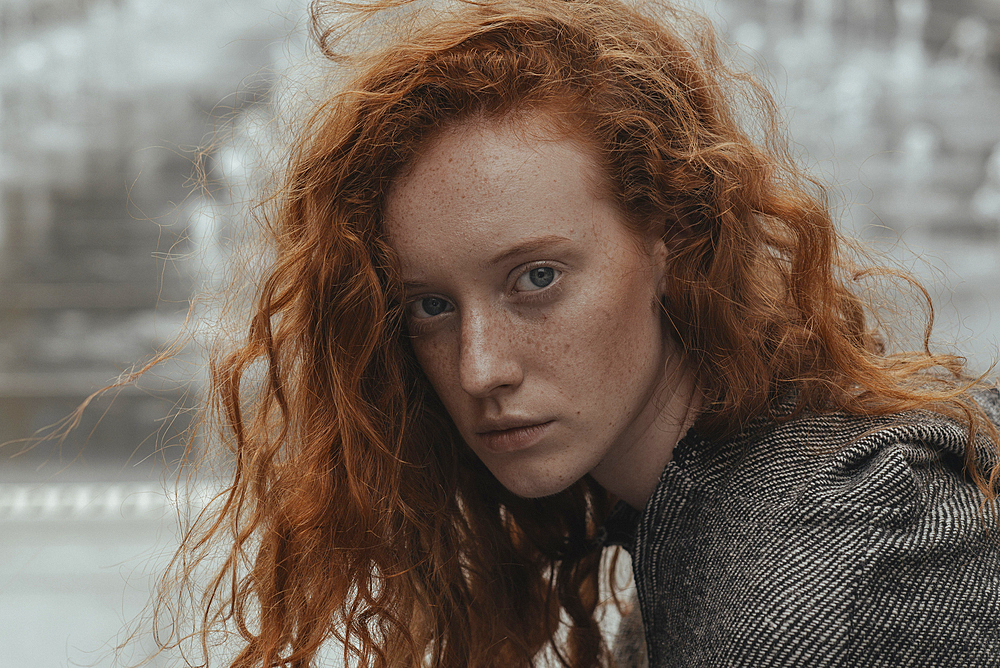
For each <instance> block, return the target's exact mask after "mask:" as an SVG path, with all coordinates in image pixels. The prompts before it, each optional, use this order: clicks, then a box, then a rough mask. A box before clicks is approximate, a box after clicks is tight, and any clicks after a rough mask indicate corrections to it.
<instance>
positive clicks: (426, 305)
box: [410, 297, 452, 318]
mask: <svg viewBox="0 0 1000 668" xmlns="http://www.w3.org/2000/svg"><path fill="white" fill-rule="evenodd" d="M451 310H452V306H451V304H449V303H448V302H447V301H446V300H444V299H441V298H440V297H422V298H420V299H417V300H414V301H412V302H410V315H412V316H413V317H414V318H433V317H434V316H436V315H441V314H442V313H444V312H446V311H451Z"/></svg>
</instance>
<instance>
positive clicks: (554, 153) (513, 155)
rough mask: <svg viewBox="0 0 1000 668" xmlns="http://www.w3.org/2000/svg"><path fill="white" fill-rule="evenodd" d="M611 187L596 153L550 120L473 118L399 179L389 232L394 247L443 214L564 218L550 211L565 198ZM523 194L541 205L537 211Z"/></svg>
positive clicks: (432, 144)
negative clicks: (527, 208)
mask: <svg viewBox="0 0 1000 668" xmlns="http://www.w3.org/2000/svg"><path fill="white" fill-rule="evenodd" d="M607 190H608V189H607V188H606V187H605V177H604V175H603V171H602V169H601V168H600V166H599V161H598V160H597V158H596V151H595V150H594V149H593V148H592V147H591V146H590V145H589V144H588V143H587V142H585V141H583V140H582V139H578V138H576V137H566V136H564V135H563V134H562V133H557V132H556V131H555V130H554V129H553V127H552V125H551V123H549V122H548V120H547V119H546V118H545V117H542V116H536V117H533V118H530V119H526V120H516V121H512V120H499V121H498V120H493V119H474V120H469V121H465V122H462V123H458V124H455V125H452V126H449V127H447V128H445V129H444V130H442V131H441V132H440V133H438V134H437V135H435V136H434V137H433V138H431V139H430V140H429V141H428V142H427V143H426V144H425V145H424V146H423V147H422V150H421V151H420V152H419V154H418V156H417V158H416V159H415V160H413V161H412V162H411V163H410V164H408V165H407V166H406V167H405V168H404V169H403V170H402V171H401V173H400V174H399V175H398V176H397V177H396V179H395V180H394V181H393V183H392V185H391V187H390V189H389V192H388V196H387V198H386V204H385V218H386V227H387V230H386V231H387V233H388V236H389V240H390V243H393V245H395V243H394V242H398V241H402V238H403V237H407V236H412V235H414V234H416V235H419V234H421V233H423V232H426V231H427V230H426V229H425V228H426V227H427V223H429V222H430V220H428V219H434V218H438V217H441V216H446V217H455V216H458V217H460V218H464V219H465V221H466V222H467V223H469V224H470V225H471V224H473V223H476V222H482V223H487V222H489V223H492V224H493V225H495V226H498V227H499V226H502V225H503V223H504V222H505V221H510V220H512V219H517V218H524V217H529V218H530V217H534V218H536V219H537V220H539V222H541V221H543V220H551V219H552V218H553V217H555V218H559V217H561V216H559V215H558V214H559V212H558V211H554V210H553V209H554V208H556V207H565V205H566V204H567V201H566V200H567V197H568V196H574V195H575V196H576V197H577V198H580V199H589V198H603V197H604V193H605V192H607ZM526 199H530V200H531V201H532V203H533V206H536V207H540V208H539V209H538V210H535V211H534V212H533V213H534V216H532V212H528V211H526V210H525V205H526ZM456 232H461V230H460V229H459V230H456Z"/></svg>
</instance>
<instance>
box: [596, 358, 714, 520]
mask: <svg viewBox="0 0 1000 668" xmlns="http://www.w3.org/2000/svg"><path fill="white" fill-rule="evenodd" d="M702 399H703V397H702V394H701V392H700V390H699V389H698V385H697V383H696V381H695V378H694V374H692V373H690V371H689V370H688V369H687V367H686V366H685V365H683V364H681V363H680V362H677V363H675V364H674V365H673V366H672V368H668V369H667V373H665V374H664V379H663V382H662V383H661V384H660V386H659V388H658V390H657V392H656V393H655V394H654V396H653V397H651V400H650V402H649V404H648V406H647V409H648V413H649V415H647V416H645V418H644V419H640V420H638V421H637V422H638V427H639V428H638V429H637V431H636V432H634V433H631V434H629V440H630V442H628V443H623V444H622V447H621V448H616V449H614V451H613V452H611V453H609V456H608V457H606V458H605V459H604V460H602V461H601V462H600V463H599V464H598V465H597V466H596V467H595V468H594V469H593V470H592V471H591V475H592V476H593V478H594V479H595V480H596V481H597V483H598V484H599V485H601V486H602V487H604V489H606V490H607V491H608V492H610V493H612V494H614V495H615V496H617V497H618V498H620V499H622V500H623V501H625V502H626V503H628V504H629V505H630V506H632V507H633V508H635V509H636V510H642V509H643V508H645V506H646V502H647V501H648V500H649V497H650V496H651V495H652V493H653V490H655V489H656V484H657V482H659V479H660V474H661V473H662V472H663V468H664V467H665V466H666V465H667V464H668V463H670V460H671V459H673V453H674V447H675V446H676V445H677V443H678V442H679V441H680V440H681V439H682V438H683V437H684V435H685V434H686V433H687V432H688V430H689V429H690V428H691V426H692V425H693V424H694V421H695V419H696V418H697V417H698V414H699V412H700V411H701V407H702ZM640 417H643V416H640Z"/></svg>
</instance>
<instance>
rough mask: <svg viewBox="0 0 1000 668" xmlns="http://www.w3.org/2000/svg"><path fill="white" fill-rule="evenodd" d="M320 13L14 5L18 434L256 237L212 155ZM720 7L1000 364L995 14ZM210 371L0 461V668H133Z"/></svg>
mask: <svg viewBox="0 0 1000 668" xmlns="http://www.w3.org/2000/svg"><path fill="white" fill-rule="evenodd" d="M303 4H304V0H169V1H167V0H0V442H5V441H16V440H17V439H24V438H28V437H30V436H31V435H32V434H33V433H35V432H36V431H37V430H39V429H44V428H45V427H46V426H48V425H51V424H53V423H55V422H56V421H57V420H59V419H60V418H62V417H64V416H65V415H67V414H68V413H69V412H70V411H71V410H72V409H73V408H74V407H76V406H77V405H78V404H79V403H80V402H81V401H82V400H83V399H84V398H86V397H87V396H88V395H89V394H90V393H91V392H92V391H94V390H95V389H97V388H99V387H102V386H104V385H106V384H107V383H108V382H109V381H111V380H112V379H114V378H115V377H116V376H117V375H118V374H119V373H120V372H122V371H123V370H126V369H128V368H129V367H130V366H131V365H132V364H133V363H135V362H136V361H137V360H141V359H143V358H144V357H148V356H149V355H150V354H151V353H152V352H153V351H154V350H155V349H156V348H157V347H159V346H161V345H163V344H164V343H166V342H168V341H169V340H170V338H171V336H172V335H173V334H174V333H175V332H176V331H177V329H178V327H179V325H180V323H181V322H182V320H183V316H184V313H185V311H186V308H187V301H186V300H187V298H188V296H189V294H190V292H191V290H192V288H193V286H196V285H198V284H199V283H200V282H201V281H202V280H203V278H202V275H203V271H204V269H205V267H206V266H208V267H210V266H211V264H212V260H213V258H214V257H217V256H218V255H220V254H221V253H222V246H223V245H224V244H223V233H222V230H224V229H227V228H229V227H231V226H238V225H239V224H240V221H239V220H238V219H234V215H233V211H234V210H235V208H234V207H233V206H231V201H230V199H231V198H230V195H229V194H228V193H227V192H226V191H225V190H220V191H218V192H217V193H216V196H215V197H214V198H211V197H205V196H203V195H202V194H199V193H196V192H195V193H192V190H191V185H190V182H189V179H190V177H191V175H192V170H193V165H194V164H195V162H196V161H197V160H198V158H197V153H196V151H195V149H196V148H197V147H199V146H208V145H212V148H211V150H210V151H209V152H208V156H207V162H206V163H205V164H209V165H214V169H216V170H217V171H220V172H221V173H224V174H229V175H232V176H234V177H238V176H239V173H240V172H241V170H244V169H245V168H246V162H247V157H246V156H245V155H244V154H243V153H241V151H242V149H241V148H240V147H238V146H236V145H235V144H234V143H232V142H229V141H228V140H227V139H226V138H225V137H222V138H218V137H217V135H216V134H215V133H216V129H217V128H218V127H221V125H222V124H221V119H225V118H228V119H232V121H233V128H234V130H233V131H234V132H235V133H236V134H237V135H239V134H241V133H242V134H245V133H250V132H253V130H254V128H255V127H256V126H257V124H259V123H261V122H262V120H263V121H266V117H267V107H266V100H267V90H268V85H269V82H270V81H271V80H272V76H273V75H272V73H273V72H274V71H276V70H278V71H280V70H282V69H283V68H285V67H287V66H288V64H289V62H294V61H295V59H296V56H297V55H298V54H301V53H302V48H303V47H302V44H303V41H304V37H303V25H304V21H305V10H304V6H303ZM702 6H703V7H704V8H705V9H706V11H707V12H708V13H709V14H710V15H711V16H712V18H713V19H715V20H716V22H717V24H718V26H719V27H720V29H722V30H723V31H724V33H725V34H726V35H727V36H728V38H729V39H730V40H731V41H734V42H737V43H739V44H740V45H742V56H741V58H744V59H745V60H746V62H747V63H750V64H752V63H753V62H757V63H758V65H759V66H760V67H761V68H763V69H765V70H767V71H768V72H769V76H770V77H771V81H772V86H773V88H774V90H775V91H776V92H777V94H778V96H779V98H780V102H781V104H782V107H783V108H784V109H785V111H786V112H787V115H788V117H789V124H790V128H791V134H792V136H793V138H794V139H795V141H796V142H797V144H798V147H799V148H800V149H801V152H802V155H803V159H804V161H805V162H806V164H807V165H810V166H811V168H812V170H813V172H814V173H815V174H816V175H817V176H819V177H821V178H823V179H825V180H826V181H827V182H829V183H830V184H832V186H833V202H834V204H835V206H836V207H837V210H838V212H839V214H840V216H841V218H842V221H843V225H844V229H845V230H846V231H847V232H849V233H850V234H852V235H853V236H856V237H859V238H861V239H864V240H866V241H868V242H869V243H871V244H872V245H873V246H875V247H876V248H877V249H880V250H881V251H883V252H885V253H887V254H889V255H891V256H892V257H894V258H896V259H897V260H898V261H899V262H901V263H902V264H903V265H904V266H907V267H909V268H910V269H912V270H913V271H914V272H915V273H916V274H917V275H918V276H919V277H920V278H921V279H922V280H923V281H924V282H925V284H926V286H927V287H928V288H929V289H930V291H931V292H932V294H933V295H934V297H935V299H936V300H937V306H938V322H939V329H938V337H939V339H941V340H942V341H944V342H946V343H947V344H949V346H951V347H952V348H954V349H957V350H960V351H962V352H963V353H965V354H967V355H968V357H969V358H970V360H971V361H972V363H973V365H974V366H975V367H977V368H980V369H983V370H985V368H986V367H987V366H989V364H990V363H991V362H992V360H993V358H994V357H995V355H996V352H997V342H998V338H1000V336H998V334H1000V0H719V1H718V2H711V1H710V0H704V2H702ZM190 374H191V369H190V368H188V367H184V366H183V365H176V366H173V367H169V368H167V369H165V370H164V371H163V372H162V373H160V374H159V375H158V376H157V378H156V379H154V382H152V384H149V383H147V385H146V386H143V387H141V388H138V389H130V390H126V391H123V392H121V393H120V394H119V395H118V396H117V398H116V400H115V401H114V402H109V401H106V400H101V401H98V402H96V403H95V404H94V405H93V406H92V407H91V409H90V410H89V411H88V412H87V413H86V414H85V415H84V418H83V422H82V426H81V427H80V428H79V429H77V430H76V431H75V432H73V433H72V434H71V435H70V436H69V437H68V438H67V439H65V441H63V442H61V443H48V444H42V445H40V446H38V447H35V448H34V449H32V450H30V451H26V452H21V450H22V449H23V448H22V447H21V445H19V444H18V443H14V444H8V445H7V446H5V447H4V448H2V449H0V666H11V667H13V666H18V667H22V666H67V665H101V666H105V665H116V664H115V660H114V657H113V655H111V654H109V653H108V652H109V649H110V648H111V647H112V646H113V645H115V644H116V643H117V642H118V641H119V640H120V639H121V638H120V633H121V632H122V629H123V625H124V623H125V622H126V621H128V620H130V619H131V618H132V617H133V616H134V615H136V614H137V613H138V612H139V611H140V610H141V608H142V605H143V604H144V603H145V601H146V598H147V596H148V594H149V579H148V577H147V574H148V572H149V571H150V570H155V568H156V564H158V563H161V562H162V558H163V555H164V554H166V553H167V552H168V551H169V546H170V545H171V543H172V542H173V541H174V528H173V527H174V522H173V517H174V506H173V505H172V504H171V502H170V501H169V499H168V497H167V495H165V494H164V493H163V484H162V482H161V478H162V475H163V472H164V471H165V470H166V468H169V462H170V461H171V460H172V459H174V458H175V457H176V451H177V447H176V443H177V442H178V439H179V438H180V436H179V435H180V434H181V432H182V431H183V429H184V428H185V426H186V423H185V420H184V419H183V418H182V419H179V420H174V421H170V420H168V419H166V418H167V417H168V416H169V415H170V414H171V410H172V409H173V408H174V407H175V406H176V405H181V406H184V405H190V404H191V403H192V402H193V401H194V400H195V398H193V397H190V396H187V395H186V392H187V391H188V388H187V387H186V386H185V385H184V384H183V382H178V381H183V380H184V379H185V378H188V377H190ZM175 376H176V377H175ZM98 418H101V419H99V420H98ZM15 453H20V454H18V455H17V456H14V457H10V456H9V455H13V454H15ZM164 462H166V464H165V463H164ZM123 659H124V660H127V659H128V657H127V656H126V657H123ZM165 663H166V662H165V661H164V662H154V665H165Z"/></svg>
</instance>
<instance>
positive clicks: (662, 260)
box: [649, 237, 670, 298]
mask: <svg viewBox="0 0 1000 668" xmlns="http://www.w3.org/2000/svg"><path fill="white" fill-rule="evenodd" d="M649 256H650V258H651V259H652V260H653V265H654V267H655V269H656V292H657V293H658V295H659V296H660V297H661V298H662V297H663V295H664V294H665V293H666V289H667V264H668V263H667V259H668V257H669V256H670V251H669V250H668V249H667V242H666V241H664V240H663V239H662V238H661V237H656V238H655V239H653V241H652V242H651V245H650V247H649Z"/></svg>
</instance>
